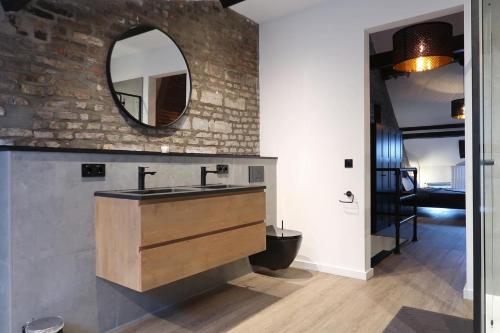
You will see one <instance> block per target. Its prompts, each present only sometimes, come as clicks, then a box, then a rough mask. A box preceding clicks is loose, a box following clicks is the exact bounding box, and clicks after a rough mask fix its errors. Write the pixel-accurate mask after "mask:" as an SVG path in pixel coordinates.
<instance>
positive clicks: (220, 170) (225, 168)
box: [217, 164, 229, 175]
mask: <svg viewBox="0 0 500 333" xmlns="http://www.w3.org/2000/svg"><path fill="white" fill-rule="evenodd" d="M228 173H229V165H227V164H217V174H219V175H227V174H228Z"/></svg>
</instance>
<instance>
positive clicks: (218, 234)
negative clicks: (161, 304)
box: [95, 190, 266, 292]
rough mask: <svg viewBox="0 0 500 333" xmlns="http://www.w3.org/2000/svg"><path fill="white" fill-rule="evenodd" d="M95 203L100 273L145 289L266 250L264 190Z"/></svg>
mask: <svg viewBox="0 0 500 333" xmlns="http://www.w3.org/2000/svg"><path fill="white" fill-rule="evenodd" d="M95 204H96V219H95V222H96V260H97V261H96V274H97V276H98V277H100V278H103V279H106V280H109V281H112V282H114V283H117V284H119V285H122V286H125V287H128V288H130V289H133V290H136V291H139V292H144V291H147V290H150V289H153V288H157V287H159V286H162V285H165V284H168V283H170V282H173V281H176V280H179V279H182V278H185V277H188V276H191V275H194V274H197V273H200V272H203V271H206V270H208V269H210V268H214V267H217V266H220V265H223V264H227V263H229V262H232V261H235V260H237V259H240V258H244V257H247V256H249V255H251V254H254V253H257V252H261V251H264V250H265V249H266V227H265V223H264V220H265V216H266V197H265V192H264V191H263V190H259V191H247V192H234V193H225V194H213V195H204V196H200V195H193V196H187V197H173V198H167V199H146V200H130V199H123V198H109V197H96V198H95Z"/></svg>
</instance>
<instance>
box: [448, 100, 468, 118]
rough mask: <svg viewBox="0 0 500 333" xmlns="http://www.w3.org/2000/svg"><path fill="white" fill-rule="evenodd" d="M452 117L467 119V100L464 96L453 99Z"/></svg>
mask: <svg viewBox="0 0 500 333" xmlns="http://www.w3.org/2000/svg"><path fill="white" fill-rule="evenodd" d="M451 117H452V118H454V119H457V120H464V119H465V100H464V99H463V98H459V99H455V100H453V101H451Z"/></svg>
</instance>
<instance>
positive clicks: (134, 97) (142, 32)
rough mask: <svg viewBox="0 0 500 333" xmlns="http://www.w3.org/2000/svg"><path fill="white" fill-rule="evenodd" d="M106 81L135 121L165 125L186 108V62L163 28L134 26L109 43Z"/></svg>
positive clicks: (176, 118)
mask: <svg viewBox="0 0 500 333" xmlns="http://www.w3.org/2000/svg"><path fill="white" fill-rule="evenodd" d="M108 74H109V75H110V77H109V78H108V81H109V83H110V85H111V91H112V93H113V95H114V99H115V101H116V102H117V103H118V106H119V107H120V108H121V109H122V111H125V114H126V115H128V116H130V117H132V118H133V119H135V120H136V121H138V122H140V123H142V124H144V125H147V126H151V127H165V126H168V125H171V124H173V123H174V122H175V121H177V120H178V119H179V118H180V117H181V116H182V115H183V113H184V112H185V110H186V108H187V105H188V103H189V99H190V96H191V77H190V73H189V68H188V65H187V62H186V60H185V58H184V55H183V54H182V52H181V50H180V49H179V47H178V46H177V44H176V43H175V42H174V41H173V40H172V39H171V38H170V37H169V36H168V35H167V34H165V33H164V32H163V31H161V30H159V29H157V28H154V27H149V26H140V27H135V28H133V29H131V30H129V31H127V32H126V33H125V34H123V35H122V36H121V37H120V38H119V39H118V40H117V41H116V42H115V43H114V45H113V46H112V49H111V53H110V56H109V62H108Z"/></svg>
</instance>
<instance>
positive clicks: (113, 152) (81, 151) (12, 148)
mask: <svg viewBox="0 0 500 333" xmlns="http://www.w3.org/2000/svg"><path fill="white" fill-rule="evenodd" d="M0 151H25V152H46V153H76V154H108V155H138V156H141V155H142V156H163V157H212V158H246V159H274V160H276V159H278V158H277V157H268V156H260V155H235V154H194V153H160V152H152V151H136V150H111V149H86V148H51V147H32V146H2V145H0Z"/></svg>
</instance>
